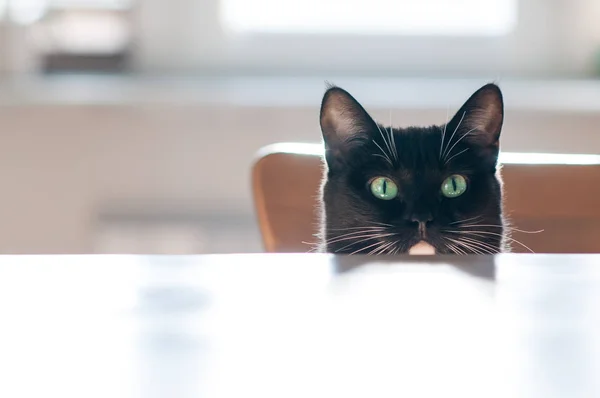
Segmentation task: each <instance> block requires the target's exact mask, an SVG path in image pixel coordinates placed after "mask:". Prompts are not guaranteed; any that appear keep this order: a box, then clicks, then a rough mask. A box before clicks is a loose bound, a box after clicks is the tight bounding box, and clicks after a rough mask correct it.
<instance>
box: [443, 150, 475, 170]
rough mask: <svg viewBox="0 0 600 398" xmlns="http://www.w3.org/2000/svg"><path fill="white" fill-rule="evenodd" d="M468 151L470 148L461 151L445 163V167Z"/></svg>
mask: <svg viewBox="0 0 600 398" xmlns="http://www.w3.org/2000/svg"><path fill="white" fill-rule="evenodd" d="M468 150H469V148H465V149H463V150H462V151H460V152H459V153H457V154H456V155H452V157H451V158H450V159H448V160H446V161H445V162H444V166H445V165H447V164H448V163H449V162H450V161H451V160H452V159H454V158H455V157H457V156H458V155H462V154H463V153H465V152H467V151H468Z"/></svg>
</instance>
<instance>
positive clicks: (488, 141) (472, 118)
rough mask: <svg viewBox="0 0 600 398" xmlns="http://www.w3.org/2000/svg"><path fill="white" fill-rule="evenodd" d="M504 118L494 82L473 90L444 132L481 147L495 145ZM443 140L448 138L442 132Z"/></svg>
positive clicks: (490, 147)
mask: <svg viewBox="0 0 600 398" xmlns="http://www.w3.org/2000/svg"><path fill="white" fill-rule="evenodd" d="M503 121H504V102H503V99H502V92H501V91H500V88H499V87H498V86H497V85H495V84H487V85H485V86H483V87H481V88H480V89H479V90H477V91H476V92H475V93H474V94H473V95H471V97H470V98H469V99H468V100H467V102H465V104H464V105H463V106H462V107H461V108H460V110H459V111H458V112H457V113H456V115H455V116H454V117H453V118H452V120H451V121H450V122H448V125H447V131H449V132H454V131H455V132H456V136H457V137H459V138H461V137H463V136H464V138H463V139H464V140H465V142H466V143H469V144H471V145H475V146H479V147H481V148H488V149H493V148H496V149H497V148H499V140H500V131H501V130H502V123H503ZM446 139H447V140H449V139H451V137H450V136H449V134H448V133H446Z"/></svg>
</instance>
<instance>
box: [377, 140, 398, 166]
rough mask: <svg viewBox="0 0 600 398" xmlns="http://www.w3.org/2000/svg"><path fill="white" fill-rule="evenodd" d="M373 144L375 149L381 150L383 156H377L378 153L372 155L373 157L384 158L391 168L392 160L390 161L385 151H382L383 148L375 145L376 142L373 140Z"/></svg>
mask: <svg viewBox="0 0 600 398" xmlns="http://www.w3.org/2000/svg"><path fill="white" fill-rule="evenodd" d="M373 144H375V145H377V148H379V149H380V150H381V153H383V156H382V155H380V154H378V153H374V154H373V156H379V157H382V158H384V159H385V160H386V161H387V162H388V163H389V164H390V165H391V166H392V167H393V166H394V162H392V159H390V157H389V156H388V155H387V153H385V151H384V150H383V148H382V147H381V146H380V145H379V144H378V143H377V141H375V140H373Z"/></svg>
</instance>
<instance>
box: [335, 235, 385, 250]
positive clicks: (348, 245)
mask: <svg viewBox="0 0 600 398" xmlns="http://www.w3.org/2000/svg"><path fill="white" fill-rule="evenodd" d="M393 235H395V234H385V235H375V236H369V237H366V238H364V239H360V240H357V241H352V242H350V243H348V244H347V245H346V246H344V247H340V248H339V249H337V250H336V251H335V252H336V253H338V252H340V251H342V250H344V249H346V248H348V247H350V246H352V245H357V244H359V243H362V242H367V241H369V240H374V239H381V238H386V237H388V236H393ZM355 238H363V237H355ZM350 239H353V238H348V239H343V240H350ZM338 242H341V241H338ZM330 243H337V242H330Z"/></svg>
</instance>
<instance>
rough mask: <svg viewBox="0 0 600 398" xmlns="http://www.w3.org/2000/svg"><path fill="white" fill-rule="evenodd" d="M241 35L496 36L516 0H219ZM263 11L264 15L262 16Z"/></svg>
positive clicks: (229, 24)
mask: <svg viewBox="0 0 600 398" xmlns="http://www.w3.org/2000/svg"><path fill="white" fill-rule="evenodd" d="M221 8H222V9H221V18H222V22H223V23H224V25H225V27H226V28H228V29H230V30H232V31H234V32H240V33H244V32H245V33H248V32H250V33H252V32H263V33H264V32H268V33H300V34H302V33H325V34H340V33H341V34H399V35H475V36H488V35H489V36H496V35H504V34H507V33H509V32H510V31H511V30H512V29H513V28H514V26H515V24H516V13H517V5H516V0H419V1H414V0H369V1H365V0H295V1H280V0H254V1H249V0H222V2H221ZM266 10H268V11H266Z"/></svg>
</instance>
